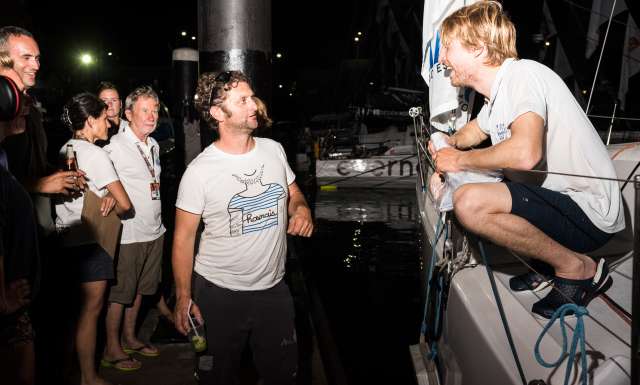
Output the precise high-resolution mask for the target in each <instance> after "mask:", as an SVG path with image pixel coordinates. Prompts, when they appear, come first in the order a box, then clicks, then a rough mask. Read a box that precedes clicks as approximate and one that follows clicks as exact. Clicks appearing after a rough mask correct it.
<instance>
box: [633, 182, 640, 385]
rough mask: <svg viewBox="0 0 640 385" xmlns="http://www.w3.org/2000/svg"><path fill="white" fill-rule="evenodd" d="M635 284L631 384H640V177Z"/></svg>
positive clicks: (635, 233) (635, 226)
mask: <svg viewBox="0 0 640 385" xmlns="http://www.w3.org/2000/svg"><path fill="white" fill-rule="evenodd" d="M634 187H635V207H634V211H635V212H634V218H635V220H634V223H633V226H634V229H633V283H632V286H631V287H632V288H633V289H632V293H631V314H632V318H631V383H632V384H640V373H639V371H640V341H639V339H640V255H639V254H640V232H638V226H640V175H636V176H635V177H634Z"/></svg>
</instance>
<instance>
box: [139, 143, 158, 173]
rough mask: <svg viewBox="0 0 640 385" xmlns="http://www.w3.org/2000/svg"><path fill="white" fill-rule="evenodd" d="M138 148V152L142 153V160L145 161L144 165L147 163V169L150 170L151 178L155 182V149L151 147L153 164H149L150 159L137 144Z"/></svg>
mask: <svg viewBox="0 0 640 385" xmlns="http://www.w3.org/2000/svg"><path fill="white" fill-rule="evenodd" d="M136 147H138V151H139V152H140V155H141V156H142V159H144V163H146V165H147V169H148V170H149V173H150V174H151V177H152V178H153V180H154V181H155V180H156V170H155V169H154V167H153V164H154V159H153V147H151V148H150V149H149V152H150V153H151V162H149V159H148V158H147V156H146V155H145V154H144V151H142V148H141V147H140V144H138V143H136Z"/></svg>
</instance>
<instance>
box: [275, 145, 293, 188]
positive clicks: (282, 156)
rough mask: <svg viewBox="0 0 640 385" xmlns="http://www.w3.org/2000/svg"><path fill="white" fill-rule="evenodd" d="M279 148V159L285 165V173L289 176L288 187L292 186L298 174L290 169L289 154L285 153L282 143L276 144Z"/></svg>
mask: <svg viewBox="0 0 640 385" xmlns="http://www.w3.org/2000/svg"><path fill="white" fill-rule="evenodd" d="M276 144H277V147H278V157H279V158H280V159H281V160H282V163H283V164H284V168H285V173H286V174H287V185H290V184H291V183H293V182H294V181H295V180H296V174H295V173H294V172H293V171H292V170H291V167H289V162H287V154H286V153H285V152H284V148H282V145H281V144H280V143H276Z"/></svg>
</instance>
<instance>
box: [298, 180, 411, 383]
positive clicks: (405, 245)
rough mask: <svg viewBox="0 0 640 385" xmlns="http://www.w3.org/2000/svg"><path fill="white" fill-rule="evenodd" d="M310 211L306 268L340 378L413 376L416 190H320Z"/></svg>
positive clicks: (363, 380)
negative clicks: (312, 228) (312, 225)
mask: <svg viewBox="0 0 640 385" xmlns="http://www.w3.org/2000/svg"><path fill="white" fill-rule="evenodd" d="M315 214H316V220H317V230H318V231H317V233H316V234H315V236H314V237H313V238H312V240H311V241H310V242H309V245H310V247H308V248H307V249H308V250H305V254H307V255H306V256H305V261H306V262H305V265H306V267H305V273H306V275H307V276H308V277H309V282H311V284H312V285H313V286H314V289H315V290H317V293H318V296H319V297H320V299H321V302H322V305H323V308H324V314H325V315H326V318H327V323H328V325H329V329H330V331H331V335H332V337H333V339H334V342H335V346H336V347H337V349H336V350H337V351H336V352H335V353H334V354H336V355H337V356H338V357H337V358H338V359H339V362H340V363H341V366H342V368H343V370H344V375H345V377H346V379H347V382H348V383H349V384H351V385H355V384H415V375H414V373H413V369H412V366H411V361H410V356H409V351H408V347H409V345H411V344H415V343H417V340H418V336H419V325H420V318H421V308H420V279H419V278H420V274H421V272H420V258H419V239H418V238H419V234H420V232H419V229H418V225H417V221H416V218H417V217H418V216H419V214H418V211H417V205H416V199H415V192H414V191H413V190H386V191H384V190H380V191H376V190H371V189H369V190H353V189H351V190H338V191H333V192H320V193H319V194H318V196H317V199H316V203H315ZM325 354H326V353H325ZM334 358H335V357H334Z"/></svg>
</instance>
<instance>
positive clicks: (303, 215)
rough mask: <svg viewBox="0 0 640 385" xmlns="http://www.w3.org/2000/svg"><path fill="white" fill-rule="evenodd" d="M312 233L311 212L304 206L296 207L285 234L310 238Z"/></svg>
mask: <svg viewBox="0 0 640 385" xmlns="http://www.w3.org/2000/svg"><path fill="white" fill-rule="evenodd" d="M312 233H313V220H312V218H311V210H309V208H308V207H307V206H306V205H304V206H302V205H301V206H298V208H297V209H296V212H295V213H294V214H293V215H292V216H291V218H289V227H288V228H287V234H291V235H299V236H301V237H310V236H311V234H312Z"/></svg>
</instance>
